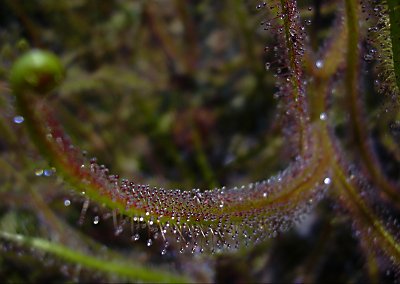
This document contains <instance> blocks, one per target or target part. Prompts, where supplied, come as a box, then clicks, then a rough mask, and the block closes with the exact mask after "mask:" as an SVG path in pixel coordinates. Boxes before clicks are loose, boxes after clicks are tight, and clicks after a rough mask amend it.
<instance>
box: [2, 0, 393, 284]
mask: <svg viewBox="0 0 400 284" xmlns="http://www.w3.org/2000/svg"><path fill="white" fill-rule="evenodd" d="M303 2H304V3H302V14H303V16H304V19H305V20H307V19H313V20H316V21H318V22H319V23H320V25H318V26H317V25H310V26H307V30H308V31H309V32H310V33H311V34H313V35H314V37H313V38H312V39H313V45H314V47H315V48H317V47H318V46H319V45H320V44H321V42H322V41H323V39H324V38H326V35H327V31H326V30H327V29H326V28H327V27H328V26H329V25H330V24H331V23H332V20H333V18H334V16H333V11H332V9H331V6H332V4H331V3H328V2H329V1H303ZM322 2H323V4H324V5H322V6H323V8H324V9H322V11H323V13H322V14H319V15H318V16H316V15H315V13H314V11H319V10H318V9H316V8H314V10H313V11H310V10H308V9H307V8H308V7H309V6H312V7H320V6H321V3H322ZM255 5H256V3H255V2H254V1H242V0H232V1H227V0H226V1H225V0H221V1H209V0H204V1H184V0H157V1H155V0H151V1H144V0H143V1H139V0H137V1H121V0H108V1H95V0H59V1H51V0H32V1H21V0H4V1H2V2H1V4H0V44H1V45H0V93H1V95H0V109H1V116H0V161H1V162H0V171H1V173H2V174H1V175H0V196H1V200H2V202H1V204H0V228H1V230H4V231H7V232H11V233H19V234H24V235H28V236H41V237H43V238H46V239H49V240H54V241H58V242H60V243H61V244H64V245H68V246H69V247H73V248H74V249H76V251H82V252H86V253H94V252H96V253H99V252H101V254H106V255H110V258H113V257H116V258H119V259H121V258H124V259H125V261H126V262H127V263H129V262H130V261H131V260H137V261H138V262H140V263H142V264H145V265H149V266H152V265H158V266H160V267H162V268H166V269H172V270H174V271H175V270H176V271H178V272H180V273H183V274H188V275H191V276H192V278H193V279H195V280H196V281H199V282H201V281H217V282H221V283H222V282H229V283H241V282H254V281H256V282H268V281H279V282H287V281H305V282H320V281H324V282H326V281H328V282H336V283H337V282H358V283H363V282H364V281H366V279H367V278H368V276H367V274H368V273H367V272H366V270H367V268H366V267H365V266H364V263H365V261H364V257H365V255H364V254H362V253H361V252H360V246H359V244H358V242H357V240H356V239H355V238H354V237H353V236H352V232H351V223H350V222H349V219H350V217H346V216H343V215H337V211H340V209H338V208H336V207H335V206H333V205H332V203H331V202H329V200H327V201H326V202H323V203H322V204H320V205H319V206H318V207H317V208H316V210H315V211H314V212H313V213H311V214H310V215H309V216H307V217H305V220H304V222H303V223H302V225H301V226H300V225H299V226H298V227H295V228H293V229H292V230H291V231H290V232H289V233H288V234H287V235H282V236H278V238H277V239H275V240H270V241H266V242H265V243H263V244H262V245H260V246H257V247H255V248H248V249H244V250H243V251H241V252H239V253H237V254H225V255H221V256H217V257H207V256H196V257H194V258H193V257H191V256H188V255H185V254H182V255H181V254H178V253H173V252H170V253H168V254H167V255H164V256H162V255H161V254H160V245H158V244H157V243H156V244H154V245H153V246H151V247H150V248H147V247H146V242H145V240H146V237H145V236H146V235H147V234H149V233H150V232H147V230H146V229H142V230H141V231H140V234H141V238H140V239H139V241H137V242H132V240H131V239H130V236H129V234H125V233H122V234H121V235H119V236H116V235H115V230H114V229H115V228H114V226H113V220H112V219H113V218H112V216H111V214H110V212H107V210H104V209H103V208H101V207H99V206H97V205H90V206H89V208H88V211H87V212H86V214H83V215H82V214H81V210H82V206H83V204H84V201H85V199H84V197H82V196H79V195H77V194H75V193H72V192H70V191H69V188H68V185H66V184H64V183H63V182H62V181H61V180H60V179H59V178H57V175H56V174H55V173H54V170H53V169H51V168H48V166H47V164H46V162H45V161H43V160H42V158H41V157H40V155H39V154H38V153H37V151H36V150H35V148H34V147H33V145H32V143H31V142H30V141H29V138H28V137H27V135H26V132H25V129H24V127H23V122H22V123H15V121H17V122H18V119H17V120H16V117H17V116H18V113H15V110H14V107H13V101H14V98H13V97H12V96H11V95H10V90H9V88H8V85H7V83H6V82H7V80H8V78H7V72H8V70H9V68H10V66H11V64H12V62H13V61H14V59H15V58H16V57H17V56H19V55H20V54H21V53H22V52H23V51H25V50H27V49H28V48H30V47H41V48H46V49H50V50H53V51H54V52H56V53H57V54H58V55H59V56H60V57H61V59H62V61H63V63H64V64H65V66H66V67H67V75H66V80H65V82H64V83H63V84H62V86H61V88H60V89H59V91H58V93H57V94H54V95H52V97H51V98H49V100H50V101H51V104H52V106H54V108H56V111H57V113H58V115H59V117H60V120H61V121H63V125H64V127H65V128H66V130H67V132H68V134H69V135H70V136H71V139H72V140H73V141H74V144H76V145H79V147H80V148H81V149H84V150H85V151H87V153H89V155H90V156H95V157H96V158H97V159H98V160H99V161H101V162H103V163H105V164H106V165H107V167H109V168H110V169H111V171H112V172H115V173H119V174H120V176H121V177H126V178H129V179H132V177H133V179H134V181H135V182H139V183H145V184H147V183H148V184H157V185H160V186H162V187H165V188H178V187H179V188H187V189H191V188H194V187H199V188H202V189H206V188H215V187H218V186H221V185H241V184H247V183H248V182H251V181H255V180H260V179H263V178H265V177H268V176H270V175H271V174H274V173H276V172H277V171H278V170H281V169H283V168H284V167H285V166H286V165H287V164H288V163H289V161H290V155H289V154H288V149H287V147H284V146H287V145H285V143H284V141H283V138H282V133H281V128H282V121H281V116H280V108H279V107H278V106H277V101H276V100H275V99H274V96H273V94H274V93H275V92H276V87H275V85H274V81H275V78H274V76H273V74H272V73H270V72H266V71H265V66H264V64H265V62H267V61H271V60H273V58H271V57H272V55H271V54H270V53H265V52H264V47H265V46H269V45H272V40H273V38H272V37H271V36H270V35H269V32H266V31H264V30H263V29H262V28H261V27H260V22H261V20H262V17H263V15H262V14H261V13H258V14H257V13H256V9H255ZM318 5H319V6H318ZM318 17H319V18H318ZM339 99H340V98H339ZM371 105H375V102H373V103H372V104H371ZM374 110H375V109H372V110H371V112H373V111H374ZM340 111H341V110H338V113H340ZM340 119H341V118H340V115H338V119H337V124H338V125H339V126H338V127H337V131H338V133H339V134H340V131H341V128H340ZM68 202H71V204H70V205H69V206H66V205H67V204H68ZM96 216H101V218H100V221H99V222H98V224H94V223H96V222H94V221H93V220H95V219H94V218H96ZM83 217H84V218H85V220H84V222H83V224H82V225H78V221H79V220H80V218H83ZM1 246H2V249H1V253H0V276H1V279H3V280H4V281H6V282H25V281H26V282H42V281H51V282H55V281H57V282H67V281H82V282H84V281H90V282H94V281H96V282H97V281H99V282H108V281H123V280H124V278H119V277H118V276H117V275H108V276H107V277H108V278H104V275H103V274H102V273H101V272H96V271H95V272H93V271H91V270H87V269H85V268H82V267H81V266H80V265H73V264H68V263H63V261H61V260H58V259H57V258H55V257H54V256H51V255H48V254H46V253H43V252H38V251H35V252H31V250H29V249H26V248H23V247H19V246H16V245H13V244H11V243H8V242H3V241H2V243H1ZM106 248H107V249H106ZM391 277H392V275H391V274H390V273H389V274H388V275H387V279H389V280H390V279H391ZM382 279H386V278H382Z"/></svg>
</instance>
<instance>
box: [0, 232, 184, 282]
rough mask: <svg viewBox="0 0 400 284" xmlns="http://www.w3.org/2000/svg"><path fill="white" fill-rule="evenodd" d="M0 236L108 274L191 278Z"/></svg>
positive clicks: (50, 244) (40, 241)
mask: <svg viewBox="0 0 400 284" xmlns="http://www.w3.org/2000/svg"><path fill="white" fill-rule="evenodd" d="M0 237H1V238H3V239H5V240H8V241H12V242H14V243H17V244H20V245H23V246H27V247H29V248H34V249H38V250H41V251H44V252H48V253H51V254H54V255H56V256H58V257H60V258H63V259H64V260H66V261H69V262H72V263H75V264H80V265H82V266H85V267H87V268H90V269H95V270H99V271H102V272H104V273H109V274H117V275H119V276H121V277H126V278H129V279H131V280H136V281H138V280H139V281H146V282H166V283H188V282H191V280H190V279H189V278H187V277H184V276H178V275H176V274H175V273H170V272H166V271H162V270H160V269H151V268H148V267H144V266H142V265H140V264H138V263H135V264H133V263H132V262H128V261H127V260H124V261H110V260H106V259H101V258H99V257H98V256H90V255H87V254H83V253H80V252H77V251H75V250H72V249H70V248H68V247H65V246H63V245H60V244H57V243H53V242H49V241H47V240H44V239H41V238H31V237H26V236H23V235H19V234H11V233H8V232H2V231H0ZM127 263H131V264H127Z"/></svg>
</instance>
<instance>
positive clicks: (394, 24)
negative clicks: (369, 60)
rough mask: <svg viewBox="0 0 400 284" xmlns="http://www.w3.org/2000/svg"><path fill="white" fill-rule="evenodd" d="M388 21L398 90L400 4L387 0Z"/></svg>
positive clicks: (396, 0) (399, 73)
mask: <svg viewBox="0 0 400 284" xmlns="http://www.w3.org/2000/svg"><path fill="white" fill-rule="evenodd" d="M387 5H388V8H389V19H390V39H391V41H392V54H393V63H394V64H393V65H394V73H395V75H396V84H397V87H398V88H399V89H400V2H399V1H398V0H387Z"/></svg>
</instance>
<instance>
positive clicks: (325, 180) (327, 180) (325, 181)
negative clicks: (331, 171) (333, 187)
mask: <svg viewBox="0 0 400 284" xmlns="http://www.w3.org/2000/svg"><path fill="white" fill-rule="evenodd" d="M330 183H331V179H330V178H328V177H326V178H325V179H324V184H326V185H328V184H330Z"/></svg>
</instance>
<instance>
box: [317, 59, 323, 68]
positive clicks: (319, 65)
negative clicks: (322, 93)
mask: <svg viewBox="0 0 400 284" xmlns="http://www.w3.org/2000/svg"><path fill="white" fill-rule="evenodd" d="M323 66H324V61H322V60H317V61H316V62H315V67H317V68H318V69H321V68H322V67H323Z"/></svg>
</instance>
